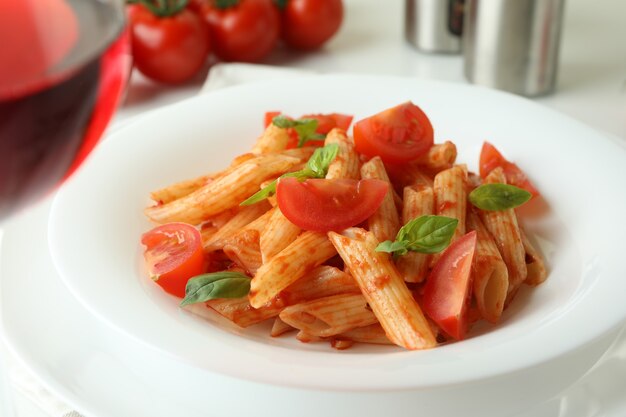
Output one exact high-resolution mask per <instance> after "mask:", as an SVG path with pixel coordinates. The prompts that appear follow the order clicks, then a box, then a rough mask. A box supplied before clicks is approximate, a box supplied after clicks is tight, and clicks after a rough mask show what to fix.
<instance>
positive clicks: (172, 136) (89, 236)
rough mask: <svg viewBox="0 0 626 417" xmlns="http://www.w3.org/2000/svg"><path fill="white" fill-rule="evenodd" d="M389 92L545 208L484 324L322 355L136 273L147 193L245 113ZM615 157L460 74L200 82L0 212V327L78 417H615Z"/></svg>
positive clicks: (553, 116)
mask: <svg viewBox="0 0 626 417" xmlns="http://www.w3.org/2000/svg"><path fill="white" fill-rule="evenodd" d="M406 100H412V101H414V102H415V103H417V104H419V105H420V106H421V107H422V108H423V109H424V110H425V111H426V113H427V114H429V116H430V117H431V120H432V121H433V125H434V126H435V129H436V139H438V140H439V141H441V140H445V139H452V140H454V141H455V143H456V144H457V146H458V147H459V150H460V152H459V161H462V162H468V163H469V166H470V169H475V167H476V161H477V158H478V151H479V149H480V145H481V144H482V141H483V140H489V141H491V142H493V143H494V144H495V145H496V146H497V147H498V148H501V149H502V150H503V151H504V152H505V153H506V154H507V156H510V158H511V159H513V160H515V161H516V162H517V163H518V164H519V165H521V166H523V167H524V168H525V170H526V171H527V172H528V173H529V175H530V177H531V178H532V179H533V180H534V181H535V183H536V184H537V185H538V187H539V189H540V190H541V191H542V194H543V196H544V198H545V200H546V201H547V203H548V206H549V207H550V210H549V211H548V212H546V213H544V214H543V215H542V216H541V217H537V218H535V219H534V220H533V221H532V222H529V224H528V225H527V226H528V227H529V228H530V229H531V230H532V231H533V232H534V233H536V234H538V235H539V236H541V237H542V238H543V239H545V241H546V242H549V243H550V245H547V246H545V247H544V250H545V251H546V256H547V258H548V261H549V264H550V270H551V274H550V277H549V280H548V281H547V282H546V283H545V284H544V285H542V286H540V287H538V288H537V289H535V290H534V291H532V293H531V292H529V293H528V294H526V295H525V296H523V297H522V298H520V299H519V300H518V301H516V302H518V304H519V305H517V306H516V307H515V308H514V309H513V310H515V311H514V314H513V313H511V314H510V315H509V316H507V317H506V318H505V320H504V321H503V323H502V324H501V325H499V326H497V327H496V328H493V329H490V330H489V331H486V332H481V333H480V334H476V335H474V336H473V337H471V338H470V339H468V340H466V341H463V342H461V343H456V344H451V345H447V346H445V347H441V348H438V349H434V350H431V351H428V352H403V351H400V350H398V349H394V348H380V347H378V348H373V349H368V348H363V347H361V348H357V349H352V350H348V351H346V352H336V351H332V350H331V349H330V348H328V347H327V346H322V345H315V344H312V345H301V344H299V343H297V342H293V341H287V340H286V339H282V338H281V339H271V338H269V337H268V336H266V335H265V334H263V333H262V332H261V331H259V330H246V331H240V330H237V329H235V328H234V327H233V326H228V325H226V324H225V323H224V322H223V321H221V320H219V319H218V318H216V317H214V316H212V317H209V318H208V320H207V319H203V318H199V317H197V316H195V315H193V314H189V313H188V312H185V311H181V310H179V309H178V308H177V307H176V304H177V303H176V300H174V299H172V298H170V297H168V296H166V295H164V294H163V293H162V292H160V291H159V289H158V288H157V287H156V286H154V285H153V284H152V283H150V282H149V280H147V279H146V278H145V277H144V276H143V274H142V271H141V251H140V246H139V243H138V241H139V236H140V234H141V232H143V231H145V230H147V229H148V228H149V227H150V226H149V223H148V222H147V221H146V220H145V219H144V218H143V217H142V209H143V207H144V206H145V205H146V204H147V203H148V200H147V195H148V192H149V191H150V190H152V189H156V188H159V187H160V186H163V185H165V184H168V183H171V182H175V181H177V180H181V179H185V178H189V177H194V176H196V175H200V174H202V173H205V172H208V171H212V170H214V169H219V168H221V167H223V166H225V165H226V163H227V161H228V160H229V159H230V158H232V157H234V156H235V155H237V154H240V153H243V152H245V150H246V149H248V148H249V146H250V145H251V143H252V140H253V139H254V138H255V136H256V135H257V134H258V132H259V131H260V129H261V121H262V114H263V112H264V111H266V110H277V109H279V110H283V111H285V112H286V113H288V114H294V115H298V114H305V113H316V112H320V113H324V112H343V113H351V114H354V115H355V116H356V118H357V119H358V118H360V117H364V116H367V115H369V114H372V113H375V112H377V111H380V110H381V109H384V108H386V107H389V106H391V105H394V104H397V103H400V102H403V101H406ZM624 162H626V151H625V150H624V148H623V147H620V145H619V144H616V143H615V142H613V141H611V140H610V139H608V138H607V137H606V136H605V135H603V134H600V133H598V132H595V131H593V130H592V129H590V128H588V127H586V126H584V125H581V124H579V123H577V122H575V121H574V120H571V119H569V118H567V117H565V116H562V115H559V114H557V113H554V112H552V111H549V110H546V109H544V108H542V107H540V106H537V105H535V104H533V103H531V102H529V101H526V100H523V99H520V98H517V97H514V96H510V95H507V94H503V93H498V92H494V91H490V90H485V89H480V88H475V87H466V86H458V85H453V84H442V83H433V82H418V81H416V80H412V79H410V80H409V79H403V78H383V77H364V76H329V77H312V78H302V79H290V80H286V81H282V82H270V83H259V84H253V85H247V86H242V87H235V88H231V89H227V90H224V91H221V92H217V93H212V94H210V95H207V96H204V97H199V98H195V99H192V100H189V101H187V102H184V103H181V104H178V105H175V106H172V107H169V108H167V109H163V110H161V111H158V112H155V113H153V114H151V115H149V116H146V117H144V118H142V119H141V120H139V121H137V122H136V123H134V124H133V125H131V126H128V127H126V128H124V129H122V130H120V131H118V132H116V133H115V134H114V135H112V137H110V138H109V139H108V140H107V141H105V142H104V143H103V144H102V145H101V146H100V147H99V148H98V150H97V151H96V153H95V154H94V155H93V157H92V158H91V160H90V161H89V163H88V164H87V165H86V166H85V167H84V169H83V170H82V171H81V172H80V173H79V174H78V175H77V176H76V177H75V178H73V179H72V180H71V181H70V182H69V183H68V184H67V185H66V186H65V187H64V189H63V190H62V191H61V192H60V193H59V195H58V196H57V198H56V201H55V203H54V207H53V209H52V214H51V215H49V214H50V213H49V212H50V209H49V206H43V207H41V208H39V209H37V210H35V211H33V212H32V213H31V214H30V215H28V216H25V217H23V218H21V219H17V220H16V221H14V222H12V224H10V225H9V227H8V228H7V230H6V232H5V237H4V242H3V249H2V263H1V264H2V271H1V272H2V289H3V291H2V300H1V302H0V305H1V306H2V309H3V311H2V316H3V318H4V331H5V337H6V340H7V341H8V344H9V346H10V348H11V349H12V350H13V351H14V352H15V353H16V354H17V355H18V356H19V357H20V358H21V359H22V361H23V362H24V363H25V364H26V365H27V366H28V367H29V368H30V369H31V370H33V371H34V373H35V374H37V375H38V376H39V377H40V378H41V380H42V381H43V382H44V383H45V384H46V385H47V386H48V388H49V389H50V390H51V391H53V392H55V393H57V394H58V395H59V396H60V397H62V398H63V399H65V400H67V401H68V402H69V403H70V404H72V405H73V406H75V407H76V408H77V409H78V410H80V411H82V412H84V413H85V414H87V415H90V416H102V417H104V416H137V415H150V416H157V417H158V416H173V415H185V416H221V415H225V414H226V413H229V414H232V415H240V414H243V413H250V412H256V413H257V414H260V415H270V414H271V415H273V416H281V415H294V414H299V415H302V416H309V415H311V416H313V415H319V414H321V413H325V414H330V415H339V414H347V415H350V414H353V413H357V412H358V413H359V414H361V415H363V416H368V415H381V414H383V413H384V412H390V411H393V412H394V414H396V415H400V416H402V415H413V414H415V412H416V411H422V412H432V410H437V411H438V415H440V416H447V415H450V416H452V415H458V413H459V412H462V411H465V415H466V416H472V415H481V416H488V415H494V416H495V415H497V416H503V415H517V416H524V417H525V416H531V415H532V416H543V415H546V416H548V415H549V416H555V415H558V416H566V417H579V416H580V417H583V416H584V417H587V416H592V415H593V416H607V417H609V416H610V417H614V416H615V417H617V416H618V415H623V414H624V413H626V401H625V399H624V398H623V395H621V394H622V388H621V387H623V381H624V380H625V379H626V342H625V341H624V340H623V338H622V339H617V342H614V341H615V340H616V338H617V337H618V334H619V331H620V329H621V327H622V326H623V323H624V321H623V320H624V317H626V307H624V303H623V302H620V301H621V299H620V298H621V297H622V296H623V294H626V283H625V282H626V280H624V279H623V277H624V276H626V270H625V269H624V266H623V265H620V261H621V258H620V256H619V251H620V249H621V242H620V236H623V235H624V234H626V230H624V225H623V222H622V223H620V221H619V219H620V218H621V217H620V215H621V214H622V213H623V212H624V210H626V196H625V195H624V193H623V191H622V192H621V193H620V192H619V190H623V185H622V183H621V180H623V178H626V164H624ZM48 228H49V229H48ZM48 230H49V231H50V235H48ZM48 239H49V240H50V244H48ZM50 250H51V252H52V255H53V256H51V255H50ZM53 258H54V262H53ZM61 281H63V282H64V284H65V286H64V285H63V284H62V283H61ZM70 293H72V294H73V295H74V296H75V297H73V296H72V295H70ZM76 298H77V299H78V300H80V303H79V302H78V301H76ZM81 304H82V305H81ZM610 346H612V347H610ZM607 349H608V352H607V353H605V352H606V351H607ZM602 355H604V356H603V359H602V361H601V362H600V363H599V364H597V365H596V366H595V368H593V370H592V371H591V372H590V373H587V374H586V375H585V376H584V377H583V379H581V380H579V381H578V382H576V381H577V380H578V379H579V378H580V377H581V376H583V375H584V374H585V372H586V371H587V370H588V369H589V368H591V367H592V366H593V365H594V363H596V362H597V360H598V358H600V357H601V356H602ZM609 371H610V372H609ZM538 381H540V383H538ZM572 384H574V385H572ZM568 386H569V388H568V389H567V390H566V391H564V392H561V391H562V390H563V389H564V388H567V387H568ZM513 387H515V388H516V389H512V388H513ZM477 393H478V394H477ZM503 407H506V408H503ZM504 409H506V410H507V411H502V410H504Z"/></svg>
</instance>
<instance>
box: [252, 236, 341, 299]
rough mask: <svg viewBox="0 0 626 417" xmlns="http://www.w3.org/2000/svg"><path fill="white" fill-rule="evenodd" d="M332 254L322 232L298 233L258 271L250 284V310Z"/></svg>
mask: <svg viewBox="0 0 626 417" xmlns="http://www.w3.org/2000/svg"><path fill="white" fill-rule="evenodd" d="M335 253H336V252H335V248H334V247H333V245H332V244H331V243H330V242H329V241H328V238H327V237H326V235H324V234H323V233H318V232H304V233H302V234H301V235H300V236H298V238H297V239H296V240H294V241H293V242H291V244H290V245H289V246H287V247H286V248H285V249H283V250H282V251H280V252H279V253H278V254H276V255H275V256H274V257H273V258H272V259H271V260H270V261H269V262H267V263H265V264H263V266H261V268H259V270H258V272H257V274H256V276H255V277H254V278H253V279H252V283H251V285H250V294H249V298H250V304H252V306H253V307H259V306H262V305H263V304H265V303H267V302H268V301H270V300H271V299H272V298H273V297H275V296H276V295H277V294H278V293H279V292H280V291H282V290H283V289H285V288H286V287H287V286H288V285H289V284H291V283H293V282H295V281H296V280H298V279H299V278H301V277H302V276H304V275H305V274H306V273H307V272H309V271H310V270H312V269H313V268H315V267H316V266H318V265H320V264H321V263H322V262H324V261H325V260H327V259H329V258H331V257H333V256H334V255H335Z"/></svg>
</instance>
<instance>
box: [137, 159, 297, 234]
mask: <svg viewBox="0 0 626 417" xmlns="http://www.w3.org/2000/svg"><path fill="white" fill-rule="evenodd" d="M297 163H299V160H298V159H296V158H292V157H288V156H281V155H263V156H259V157H257V158H254V159H251V160H249V161H246V162H244V163H243V164H241V165H238V166H236V167H235V168H233V169H232V170H231V171H229V172H228V173H225V174H224V175H223V176H221V177H219V178H218V179H217V180H215V181H213V182H211V183H209V184H207V185H205V186H204V187H201V188H199V189H197V190H196V191H194V192H192V193H191V194H188V195H186V196H185V197H182V198H179V199H178V200H174V201H172V202H170V203H167V204H163V205H157V206H153V207H148V208H147V209H146V210H145V214H146V215H147V216H148V217H149V218H150V220H152V221H154V222H156V223H169V222H185V223H189V224H199V223H201V222H202V221H204V220H206V219H207V218H209V217H211V216H213V215H215V214H217V213H220V212H222V211H224V210H228V209H229V208H232V207H236V206H237V205H238V204H239V203H241V202H242V201H243V200H245V199H246V198H247V197H249V196H251V195H252V194H254V193H255V192H256V191H257V190H258V189H259V185H260V184H261V183H262V182H263V181H264V180H265V179H266V178H268V177H271V176H272V175H276V174H280V173H283V172H286V171H288V170H289V169H291V168H292V167H293V166H295V165H296V164H297Z"/></svg>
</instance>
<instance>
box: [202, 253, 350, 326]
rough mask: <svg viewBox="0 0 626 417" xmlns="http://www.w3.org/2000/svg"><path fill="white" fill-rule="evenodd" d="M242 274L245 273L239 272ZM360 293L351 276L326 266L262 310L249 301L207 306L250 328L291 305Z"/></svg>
mask: <svg viewBox="0 0 626 417" xmlns="http://www.w3.org/2000/svg"><path fill="white" fill-rule="evenodd" d="M239 272H245V271H244V270H243V269H239ZM360 293H361V290H360V288H359V287H358V285H357V284H356V282H355V281H354V278H352V277H351V276H350V275H349V274H346V273H345V272H343V271H340V270H339V269H337V268H335V267H332V266H326V265H323V266H318V267H317V268H315V269H313V270H312V271H310V272H309V273H307V274H306V275H305V276H303V277H302V278H301V279H299V280H298V281H296V282H295V283H293V284H291V285H290V286H289V287H287V288H285V290H284V291H282V292H281V293H280V294H279V295H278V296H276V297H274V298H273V299H272V300H271V301H270V302H268V303H266V304H264V305H262V306H261V307H259V308H258V309H256V308H253V307H252V306H251V305H250V301H249V300H248V298H247V297H244V298H239V299H236V300H233V299H222V300H211V301H208V302H207V305H208V306H210V307H212V308H213V309H214V310H216V311H217V312H218V313H220V314H221V315H223V316H224V317H226V318H227V319H229V320H231V321H233V322H234V323H235V324H237V325H238V326H241V327H248V326H251V325H253V324H257V323H260V322H261V321H264V320H267V319H270V318H272V317H275V316H278V314H279V313H280V312H281V311H282V309H283V308H285V307H286V306H288V305H294V304H298V303H302V302H306V301H311V300H314V299H316V298H322V297H328V296H330V295H335V294H360ZM290 327H291V326H290Z"/></svg>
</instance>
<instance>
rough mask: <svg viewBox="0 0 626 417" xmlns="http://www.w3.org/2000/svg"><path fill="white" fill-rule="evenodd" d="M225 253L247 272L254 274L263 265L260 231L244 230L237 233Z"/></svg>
mask: <svg viewBox="0 0 626 417" xmlns="http://www.w3.org/2000/svg"><path fill="white" fill-rule="evenodd" d="M224 254H225V255H226V256H228V258H230V259H231V260H232V261H233V262H235V263H236V264H237V265H238V266H239V267H241V268H243V269H244V270H245V271H246V273H247V274H249V275H254V274H256V272H257V270H258V269H259V268H260V267H261V264H262V262H261V250H260V249H259V232H257V231H256V230H244V231H240V232H238V233H236V234H235V235H234V236H233V237H232V238H231V239H230V240H229V241H228V243H227V244H226V245H224Z"/></svg>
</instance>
